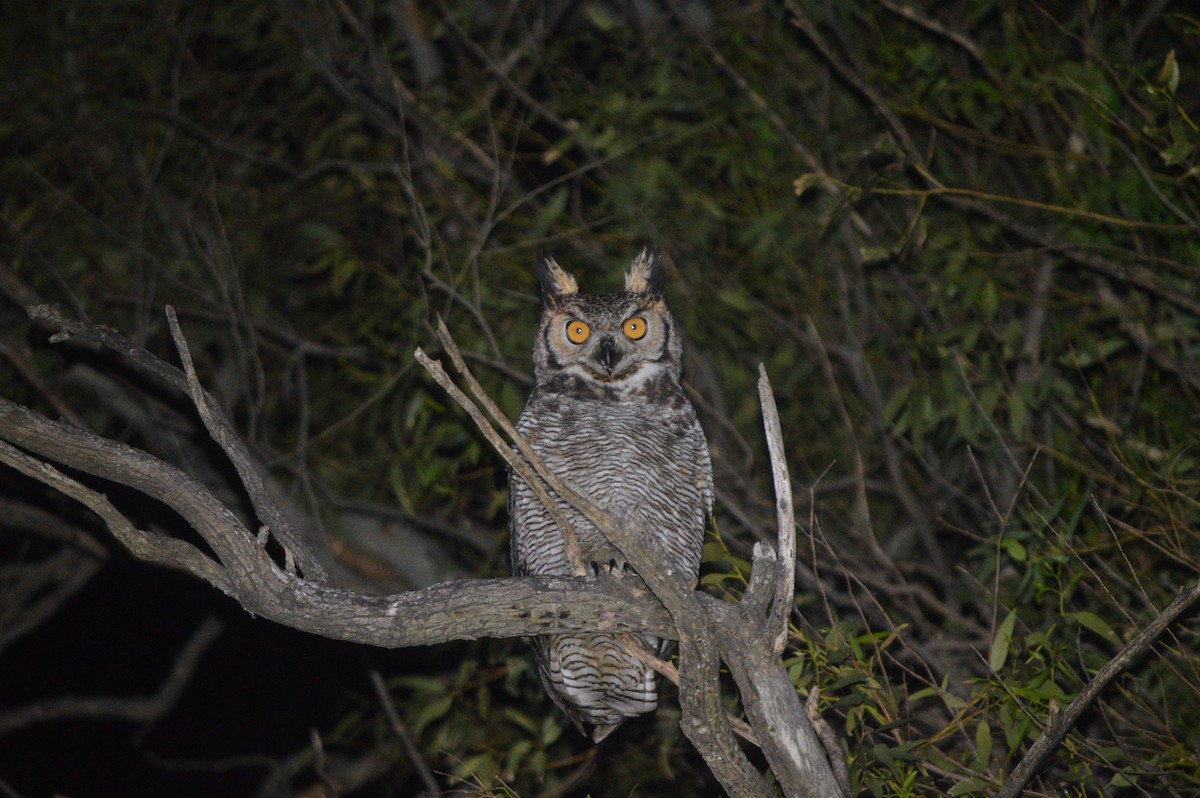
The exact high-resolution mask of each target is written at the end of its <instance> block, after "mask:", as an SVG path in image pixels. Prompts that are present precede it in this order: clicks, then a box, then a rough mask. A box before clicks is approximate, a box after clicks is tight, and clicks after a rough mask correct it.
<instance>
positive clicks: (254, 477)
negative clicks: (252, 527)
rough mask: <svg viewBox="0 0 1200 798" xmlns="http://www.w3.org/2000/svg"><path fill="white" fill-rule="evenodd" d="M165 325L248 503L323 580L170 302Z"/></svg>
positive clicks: (289, 552) (308, 571)
mask: <svg viewBox="0 0 1200 798" xmlns="http://www.w3.org/2000/svg"><path fill="white" fill-rule="evenodd" d="M167 325H168V326H169V327H170V329H171V338H172V340H174V342H175V349H176V350H177V351H178V352H179V359H180V361H181V362H182V363H183V372H184V376H185V377H186V379H187V393H188V396H189V397H191V400H192V403H193V404H194V405H195V406H196V410H197V411H198V412H199V413H200V419H201V420H202V421H203V422H204V428H205V429H207V430H208V434H209V436H210V437H211V438H212V439H213V440H214V441H216V442H217V444H218V445H219V446H220V447H221V449H222V450H223V451H224V452H225V455H226V456H227V457H228V458H229V461H230V462H231V463H232V464H233V467H234V469H235V470H236V471H237V474H238V478H239V479H240V480H241V482H242V485H243V487H245V489H246V493H247V495H248V496H249V497H250V503H251V504H253V505H254V511H255V513H256V514H257V515H258V518H259V520H260V521H261V522H262V523H263V524H266V526H267V527H268V528H269V529H270V532H271V534H272V535H274V536H275V537H276V539H277V540H279V541H280V542H281V543H282V544H283V546H284V548H285V550H286V556H287V557H288V558H289V561H290V558H292V557H295V558H296V560H297V562H298V564H299V566H300V568H301V570H302V571H303V572H304V575H305V577H307V578H308V579H311V580H313V581H315V582H324V581H326V579H327V578H328V574H327V573H326V571H325V568H324V566H323V565H322V564H321V561H320V559H319V558H318V557H317V554H316V552H315V551H314V549H313V547H312V546H311V545H309V543H308V542H307V541H305V540H303V539H302V538H301V537H300V536H299V535H297V534H296V530H295V529H293V528H292V525H291V523H289V522H288V520H287V518H285V517H284V515H283V512H282V511H281V510H280V509H279V506H278V505H277V504H276V503H275V502H274V501H273V500H272V499H271V496H270V494H269V493H268V491H267V488H266V485H265V484H263V478H262V476H261V475H260V474H259V473H258V470H257V469H256V468H255V467H254V461H253V460H252V459H251V457H250V453H249V452H248V451H246V444H244V443H243V442H242V439H241V438H239V437H238V435H237V433H236V432H234V430H233V426H232V425H231V424H230V423H229V419H228V418H227V417H226V416H225V414H224V413H223V412H221V410H220V408H219V406H218V404H217V402H216V400H215V399H213V397H212V396H211V395H210V394H209V393H208V391H206V390H204V386H202V385H201V384H200V378H199V377H197V376H196V369H195V366H193V365H192V355H191V352H190V351H188V345H187V340H186V339H185V338H184V337H183V330H181V329H180V327H179V319H178V318H176V316H175V308H173V307H171V306H170V305H167Z"/></svg>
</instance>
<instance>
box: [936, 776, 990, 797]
mask: <svg viewBox="0 0 1200 798" xmlns="http://www.w3.org/2000/svg"><path fill="white" fill-rule="evenodd" d="M987 787H988V783H987V782H986V781H984V780H983V779H981V778H979V777H978V776H972V777H970V778H969V779H963V780H962V781H960V782H959V783H958V784H955V785H954V786H953V787H951V788H950V789H949V790H947V791H946V795H970V794H971V793H974V792H982V791H983V790H985V789H987Z"/></svg>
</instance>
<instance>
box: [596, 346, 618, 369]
mask: <svg viewBox="0 0 1200 798" xmlns="http://www.w3.org/2000/svg"><path fill="white" fill-rule="evenodd" d="M596 359H597V360H599V361H600V364H601V365H602V366H604V368H605V369H606V370H607V371H608V373H609V374H612V372H613V369H614V368H616V367H617V361H618V360H620V359H621V353H620V352H618V351H617V347H616V346H615V345H614V344H613V342H612V339H609V338H605V339H604V340H603V341H601V342H600V350H599V351H598V352H596Z"/></svg>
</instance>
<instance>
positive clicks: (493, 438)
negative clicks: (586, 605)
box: [413, 347, 587, 576]
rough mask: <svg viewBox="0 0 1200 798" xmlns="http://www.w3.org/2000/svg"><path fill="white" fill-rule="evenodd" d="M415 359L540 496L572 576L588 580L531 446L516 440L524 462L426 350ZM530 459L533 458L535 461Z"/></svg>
mask: <svg viewBox="0 0 1200 798" xmlns="http://www.w3.org/2000/svg"><path fill="white" fill-rule="evenodd" d="M456 353H457V350H456ZM413 357H415V358H416V359H417V362H418V363H420V364H421V365H422V366H424V367H425V370H426V371H428V372H429V376H431V377H433V381H434V382H436V383H437V384H438V385H439V386H441V388H442V390H444V391H445V392H446V393H448V394H450V397H451V398H452V399H454V401H455V402H457V403H458V405H459V406H460V407H461V408H462V409H463V410H465V411H466V412H467V415H468V416H470V417H471V420H472V421H474V422H475V426H476V427H478V428H479V431H480V432H481V433H483V436H484V437H485V438H487V441H488V443H490V444H491V445H492V448H493V449H495V450H496V452H497V453H498V454H499V455H500V456H501V457H503V458H504V462H506V463H508V467H509V468H511V469H512V470H513V471H515V472H516V473H517V474H518V475H519V476H520V477H521V479H522V480H523V481H524V482H525V484H527V485H529V487H530V489H531V490H532V491H533V493H534V495H535V496H537V498H538V500H539V501H540V502H541V503H542V505H543V506H544V507H545V508H546V511H547V512H549V513H550V515H551V517H552V518H553V519H554V523H555V524H557V525H558V526H559V528H560V529H562V530H563V539H564V544H565V546H566V550H567V562H569V563H570V565H571V573H572V575H574V576H584V575H585V574H586V573H587V571H586V570H585V569H584V567H583V555H582V554H580V551H579V539H578V538H577V537H576V535H575V532H574V529H573V527H572V526H571V524H570V522H569V521H568V520H567V517H566V514H565V513H563V512H562V510H561V509H560V508H559V506H558V503H557V502H555V501H554V499H552V498H551V497H550V494H549V493H548V492H547V490H546V486H545V485H544V484H543V482H542V480H541V479H540V478H539V477H540V475H541V473H542V472H543V471H546V472H547V473H549V472H548V469H546V466H545V464H543V463H542V462H541V458H539V457H537V454H536V453H535V452H533V450H532V449H530V447H529V446H528V444H525V443H524V441H523V440H521V436H519V435H517V436H515V437H514V439H513V440H514V441H516V440H521V444H520V446H523V448H522V449H521V454H522V455H524V457H525V459H524V460H523V459H522V458H520V457H517V456H516V453H515V452H513V450H512V448H511V447H510V446H509V445H508V444H507V443H505V441H504V439H503V438H501V437H500V435H499V433H497V432H496V430H495V428H494V427H492V425H491V424H490V423H489V422H488V420H487V418H486V417H485V416H484V414H483V411H482V410H480V409H479V406H478V405H476V404H475V402H473V401H471V399H470V397H468V396H467V395H466V394H465V393H463V391H462V389H461V388H459V387H458V386H457V385H455V384H454V381H453V380H452V379H450V375H449V374H447V373H446V369H445V368H443V367H442V364H441V361H438V360H433V359H432V358H430V357H429V355H427V354H425V352H424V350H422V349H421V348H420V347H418V348H417V350H416V351H415V352H414V353H413ZM455 357H457V362H458V363H462V357H461V356H458V355H457V354H455V355H452V356H451V358H452V359H454V358H455ZM465 368H466V364H463V365H462V366H461V369H465ZM461 369H460V373H461ZM471 381H474V378H471ZM476 384H478V383H476ZM500 415H501V416H503V415H504V414H503V413H500ZM514 432H515V430H514ZM527 452H528V454H527ZM530 455H532V457H531V456H530Z"/></svg>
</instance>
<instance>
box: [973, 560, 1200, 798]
mask: <svg viewBox="0 0 1200 798" xmlns="http://www.w3.org/2000/svg"><path fill="white" fill-rule="evenodd" d="M1198 601H1200V580H1197V581H1196V582H1195V583H1193V584H1192V585H1191V586H1190V587H1186V588H1183V589H1181V590H1180V591H1179V593H1178V594H1177V595H1176V596H1175V598H1174V599H1173V600H1172V601H1171V603H1170V604H1168V605H1167V607H1166V609H1164V610H1163V611H1162V612H1160V613H1159V614H1158V615H1157V616H1156V617H1155V618H1154V620H1152V621H1151V622H1150V623H1149V624H1147V625H1146V628H1145V629H1143V630H1142V631H1141V632H1139V633H1138V635H1137V637H1135V638H1133V640H1130V641H1129V642H1128V643H1127V644H1126V645H1125V647H1124V648H1122V649H1121V650H1120V651H1119V652H1118V653H1117V655H1116V656H1115V657H1113V658H1112V659H1110V660H1109V661H1108V662H1106V663H1104V666H1103V667H1102V668H1100V670H1098V671H1097V672H1096V675H1095V676H1093V677H1092V679H1091V681H1089V682H1088V683H1087V684H1086V685H1085V686H1084V688H1083V689H1082V690H1080V691H1079V695H1077V696H1075V700H1074V701H1072V702H1071V703H1070V705H1069V706H1068V707H1067V709H1066V711H1065V712H1062V713H1061V714H1058V715H1057V717H1055V716H1054V714H1053V713H1052V715H1051V717H1050V718H1049V719H1048V722H1047V724H1046V728H1045V729H1044V730H1043V731H1042V734H1041V736H1039V737H1038V738H1037V740H1036V741H1035V742H1034V744H1033V745H1032V746H1030V748H1029V751H1028V752H1027V753H1026V754H1025V756H1024V757H1022V759H1021V761H1020V762H1019V763H1018V764H1017V766H1016V767H1015V768H1014V769H1013V772H1012V773H1011V774H1010V775H1009V777H1008V778H1007V779H1006V780H1005V783H1004V787H1003V788H1002V789H1001V790H1000V792H999V793H998V794H997V796H996V798H1017V796H1018V795H1020V793H1021V791H1022V790H1023V789H1024V788H1025V785H1026V783H1028V781H1029V780H1030V779H1031V778H1033V774H1034V773H1035V772H1036V771H1037V769H1038V768H1039V767H1041V765H1042V762H1043V761H1044V760H1045V759H1046V757H1047V756H1049V754H1050V752H1051V751H1052V750H1054V748H1055V747H1056V746H1058V744H1059V743H1061V742H1062V741H1063V739H1064V738H1065V737H1066V736H1067V733H1068V732H1070V731H1071V728H1072V727H1073V726H1074V725H1075V723H1076V722H1077V721H1078V720H1079V717H1080V716H1081V715H1082V714H1083V713H1084V712H1085V711H1086V710H1087V708H1088V707H1089V706H1090V705H1091V703H1092V702H1093V701H1095V700H1096V698H1097V697H1098V696H1099V695H1100V693H1101V692H1102V691H1103V690H1104V688H1105V687H1107V686H1108V684H1109V682H1111V681H1112V680H1113V679H1114V678H1116V676H1117V674H1119V673H1120V672H1121V671H1123V670H1125V668H1127V667H1128V666H1129V664H1130V663H1131V662H1133V661H1134V660H1135V659H1137V658H1138V657H1141V656H1142V655H1143V654H1145V653H1146V652H1147V651H1149V650H1150V646H1152V645H1153V644H1154V641H1155V640H1157V639H1158V636H1159V635H1161V634H1162V633H1163V632H1164V631H1166V629H1167V627H1168V626H1170V625H1171V624H1172V623H1174V622H1175V620H1176V619H1177V618H1178V617H1179V616H1180V615H1182V614H1183V613H1184V612H1186V611H1187V610H1188V609H1189V608H1191V607H1192V606H1193V605H1194V604H1196V603H1197V602H1198Z"/></svg>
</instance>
